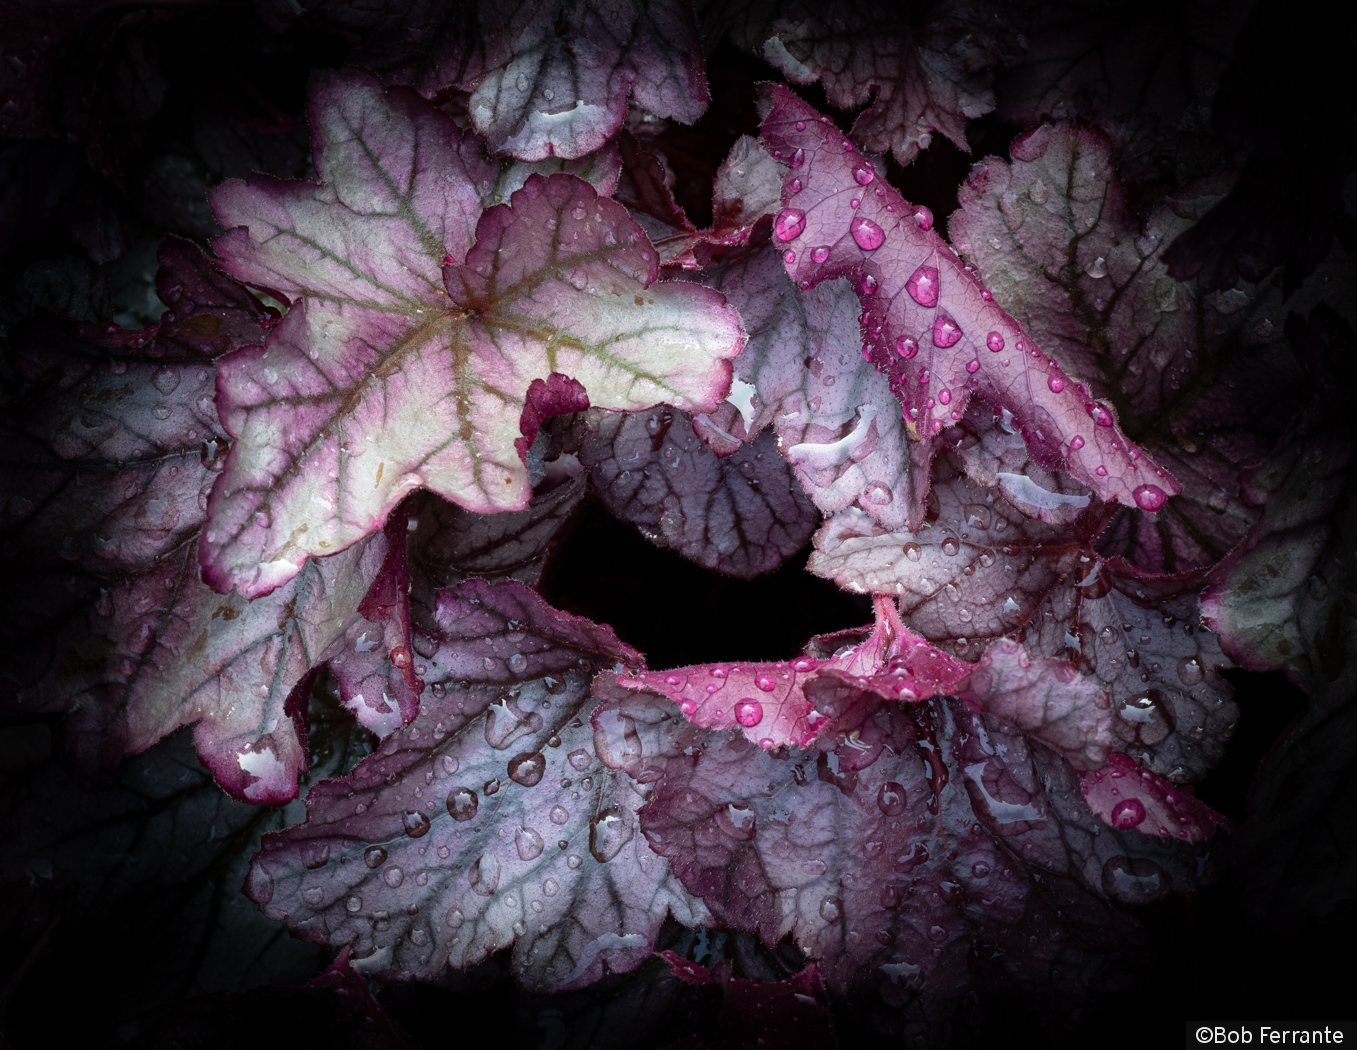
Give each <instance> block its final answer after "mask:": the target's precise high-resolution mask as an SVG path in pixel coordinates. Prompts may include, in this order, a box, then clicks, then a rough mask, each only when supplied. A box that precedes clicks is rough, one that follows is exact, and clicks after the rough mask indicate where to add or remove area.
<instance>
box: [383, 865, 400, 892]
mask: <svg viewBox="0 0 1357 1050" xmlns="http://www.w3.org/2000/svg"><path fill="white" fill-rule="evenodd" d="M382 881H383V882H385V883H386V884H387V885H388V886H390V887H391V888H392V889H393V890H394V889H396V888H397V887H399V886H400V884H401V883H402V882H404V881H405V872H403V871H401V869H400V868H396V867H391V868H387V869H386V871H385V872H384V873H383V874H382Z"/></svg>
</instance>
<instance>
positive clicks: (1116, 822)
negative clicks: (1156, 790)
mask: <svg viewBox="0 0 1357 1050" xmlns="http://www.w3.org/2000/svg"><path fill="white" fill-rule="evenodd" d="M1144 820H1145V804H1144V803H1143V802H1141V801H1140V799H1138V798H1124V799H1122V800H1121V801H1120V802H1118V803H1117V804H1116V805H1115V806H1113V807H1112V826H1113V827H1114V828H1119V829H1121V830H1122V831H1125V830H1126V829H1127V828H1134V827H1135V826H1136V825H1138V824H1140V823H1142V822H1143V821H1144Z"/></svg>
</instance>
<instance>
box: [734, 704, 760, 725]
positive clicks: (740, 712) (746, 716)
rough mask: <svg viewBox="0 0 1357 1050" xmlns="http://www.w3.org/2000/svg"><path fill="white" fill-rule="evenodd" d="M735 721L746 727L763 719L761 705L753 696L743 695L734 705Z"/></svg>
mask: <svg viewBox="0 0 1357 1050" xmlns="http://www.w3.org/2000/svg"><path fill="white" fill-rule="evenodd" d="M735 721H737V722H739V723H740V725H742V726H744V727H745V728H746V729H749V728H752V727H753V726H756V725H758V724H759V723H760V722H762V721H763V705H762V704H761V703H759V702H758V701H757V700H755V699H754V698H753V697H745V699H743V700H741V701H740V702H739V703H738V704H736V705H735Z"/></svg>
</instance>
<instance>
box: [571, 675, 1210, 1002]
mask: <svg viewBox="0 0 1357 1050" xmlns="http://www.w3.org/2000/svg"><path fill="white" fill-rule="evenodd" d="M860 715H861V717H860V719H859V721H858V724H857V725H856V726H854V727H853V729H852V731H851V732H849V731H847V727H845V728H844V729H843V730H841V731H840V733H839V734H837V736H836V738H835V739H834V740H833V741H826V742H825V743H824V744H822V745H821V746H822V747H825V748H826V750H821V751H819V752H815V751H811V752H806V753H791V754H788V753H787V752H785V751H761V750H760V749H759V748H758V747H756V746H755V745H753V744H750V743H749V742H748V741H747V740H746V739H745V738H744V737H743V736H741V735H738V734H731V733H722V732H714V731H711V730H705V729H699V728H697V727H694V726H691V725H689V724H687V723H686V722H684V721H683V720H681V719H676V718H675V717H674V716H673V714H672V709H671V708H669V706H668V704H667V702H665V701H661V700H659V699H658V698H655V697H653V696H647V695H646V694H633V695H632V696H631V697H629V698H628V699H626V700H624V701H622V702H620V703H617V704H607V705H605V706H604V707H603V708H601V709H600V711H599V712H598V713H597V714H596V715H595V716H594V718H595V723H596V724H600V723H602V722H604V720H607V719H611V720H612V721H613V722H617V723H622V724H628V723H629V725H630V729H631V731H632V732H633V734H634V736H635V740H636V743H635V744H634V745H633V747H632V748H631V749H630V751H629V753H628V754H627V755H626V756H625V758H624V759H622V760H621V761H618V759H617V756H614V755H612V754H611V753H610V754H608V755H606V756H602V757H604V758H605V761H609V762H610V763H612V762H617V764H618V765H619V766H620V767H621V768H622V769H626V770H632V769H637V770H644V771H645V772H644V773H642V774H641V775H642V776H643V778H644V779H646V780H648V781H653V782H654V790H653V793H652V795H651V797H650V800H649V801H648V802H647V803H646V805H645V806H644V807H643V808H642V810H641V828H642V831H643V832H644V833H645V836H646V838H647V840H648V841H649V842H650V844H651V846H652V847H653V848H654V849H655V850H656V851H657V852H659V853H660V854H661V855H663V856H666V857H668V858H669V860H670V863H671V864H672V865H673V868H674V872H675V874H676V875H677V876H678V877H679V878H680V879H682V880H683V883H684V885H685V886H687V887H688V889H689V890H690V891H691V892H693V893H695V894H698V895H700V896H701V897H702V899H703V900H704V901H705V902H706V903H707V905H708V907H710V908H711V910H712V912H713V914H714V915H715V916H716V917H717V919H718V920H720V921H721V922H723V923H725V924H726V925H728V926H733V927H735V928H738V929H746V930H752V931H757V932H758V934H759V935H760V936H761V937H762V939H763V940H764V942H765V943H767V944H770V945H772V944H775V943H776V942H777V941H778V940H780V939H781V938H782V937H783V936H785V935H787V934H790V935H791V936H792V937H793V938H794V939H795V941H796V943H797V944H798V945H799V946H800V947H801V949H802V950H803V951H804V952H805V953H806V955H807V956H808V957H809V958H811V959H813V960H814V961H815V962H816V965H817V967H818V968H819V969H820V970H821V972H822V973H824V975H825V979H826V982H827V984H828V986H829V988H830V990H831V991H832V992H834V993H836V994H840V995H842V994H851V993H854V992H863V991H867V990H870V989H876V990H878V991H879V992H880V993H881V994H882V995H883V996H884V997H885V1000H886V1002H887V1004H888V1005H895V1006H901V1005H904V1004H905V1003H906V1002H910V1001H914V1002H918V1001H919V1000H920V999H922V1001H923V1006H924V1015H925V1017H926V1018H927V1019H928V1020H929V1021H930V1022H932V1023H934V1024H941V1023H943V1022H944V1021H945V1020H946V1019H947V1018H948V1017H950V1015H951V1011H952V1009H954V1007H955V1005H956V1003H957V1002H958V1001H959V999H960V998H961V997H962V996H963V995H964V994H965V993H966V991H967V990H968V989H969V988H971V987H973V986H975V985H976V984H979V985H980V986H982V987H984V986H987V985H989V984H990V983H991V982H994V981H999V982H1007V981H1012V982H1013V983H1014V984H1015V985H1016V986H1017V987H1019V988H1022V989H1023V990H1024V992H1026V993H1027V994H1029V995H1033V996H1035V997H1036V999H1037V1000H1038V1001H1041V1000H1045V999H1046V998H1047V997H1060V996H1065V997H1067V998H1074V997H1077V996H1079V995H1081V994H1083V990H1082V989H1081V987H1080V985H1081V983H1082V981H1083V980H1084V979H1085V978H1084V977H1083V976H1082V975H1083V974H1086V973H1087V972H1088V971H1087V970H1086V969H1085V967H1086V966H1087V965H1088V964H1089V962H1090V961H1091V955H1096V954H1098V953H1099V952H1105V951H1107V950H1111V949H1113V946H1114V945H1117V944H1119V943H1120V944H1121V946H1122V950H1125V948H1126V947H1127V946H1126V945H1125V943H1124V942H1123V941H1122V938H1124V937H1125V936H1126V935H1127V933H1128V932H1129V928H1128V927H1127V926H1126V925H1125V923H1126V920H1125V919H1124V918H1123V917H1121V916H1119V915H1118V914H1116V913H1115V912H1114V911H1112V910H1111V909H1109V908H1108V907H1107V905H1105V904H1104V903H1102V901H1101V900H1099V898H1101V897H1104V896H1110V897H1112V898H1114V899H1117V900H1121V901H1128V902H1144V901H1148V900H1153V899H1156V898H1157V897H1159V896H1162V895H1163V894H1164V893H1166V892H1168V891H1169V888H1170V886H1173V887H1178V888H1184V889H1185V888H1188V887H1190V886H1192V885H1194V884H1196V882H1197V880H1198V879H1199V878H1200V877H1202V875H1203V874H1205V873H1207V872H1209V871H1211V870H1212V869H1213V868H1214V866H1215V864H1216V862H1217V861H1216V858H1217V857H1218V856H1219V853H1220V847H1219V846H1218V845H1216V844H1212V843H1201V844H1197V845H1195V846H1191V845H1188V844H1186V843H1182V842H1180V841H1177V840H1174V839H1151V838H1148V837H1146V836H1143V835H1141V834H1139V833H1138V832H1134V831H1130V832H1127V831H1118V830H1117V829H1114V828H1112V827H1109V826H1107V825H1106V824H1104V823H1103V822H1102V821H1101V820H1100V819H1099V818H1098V817H1096V816H1095V815H1094V814H1093V813H1092V812H1091V811H1090V810H1089V809H1088V807H1087V806H1086V805H1085V804H1084V802H1083V800H1082V796H1081V793H1080V791H1079V789H1078V786H1077V777H1076V775H1075V773H1074V771H1073V770H1072V769H1071V768H1070V767H1069V766H1068V765H1066V764H1065V763H1064V762H1062V761H1061V760H1060V759H1058V758H1054V757H1053V756H1051V755H1050V754H1049V752H1045V751H1043V750H1042V749H1039V748H1029V747H1028V745H1027V744H1026V742H1025V741H1024V740H1023V738H1022V736H1020V735H1018V734H1016V733H1012V732H1010V731H1007V730H1004V729H1003V728H1002V727H1001V725H1000V724H999V723H998V722H997V721H996V720H994V719H992V718H988V717H986V716H982V715H978V714H974V713H971V712H969V711H967V710H966V709H965V707H964V706H963V705H961V704H960V703H959V702H957V701H941V700H929V701H924V702H922V703H919V704H905V705H901V704H895V703H890V702H885V701H881V702H880V706H879V707H877V708H876V709H875V710H873V709H872V708H871V707H870V706H864V707H863V708H862V709H861V711H860ZM830 745H832V746H830ZM921 759H922V761H921ZM1198 865H1201V867H1199V866H1198ZM1199 873H1201V874H1199ZM1207 877H1209V875H1208V876H1207ZM1057 902H1058V903H1057ZM1057 911H1058V912H1059V914H1058V915H1057ZM1057 973H1058V974H1059V976H1057V975H1056V974H1057ZM1109 976H1110V975H1109ZM1047 981H1053V982H1054V984H1053V985H1050V984H1047V983H1046V982H1047Z"/></svg>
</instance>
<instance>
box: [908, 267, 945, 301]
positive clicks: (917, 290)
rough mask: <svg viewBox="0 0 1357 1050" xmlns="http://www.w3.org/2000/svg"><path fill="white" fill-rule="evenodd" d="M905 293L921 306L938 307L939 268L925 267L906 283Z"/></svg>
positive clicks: (918, 270) (913, 274) (919, 269)
mask: <svg viewBox="0 0 1357 1050" xmlns="http://www.w3.org/2000/svg"><path fill="white" fill-rule="evenodd" d="M905 291H907V292H909V294H910V297H911V298H912V299H913V300H914V301H915V302H916V303H918V304H919V305H920V306H930V307H931V306H937V305H938V268H937V267H936V266H928V265H923V266H920V267H919V268H918V269H917V270H915V271H914V273H912V274H911V275H910V278H909V280H908V281H906V282H905Z"/></svg>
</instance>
